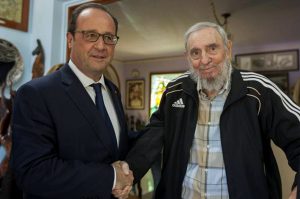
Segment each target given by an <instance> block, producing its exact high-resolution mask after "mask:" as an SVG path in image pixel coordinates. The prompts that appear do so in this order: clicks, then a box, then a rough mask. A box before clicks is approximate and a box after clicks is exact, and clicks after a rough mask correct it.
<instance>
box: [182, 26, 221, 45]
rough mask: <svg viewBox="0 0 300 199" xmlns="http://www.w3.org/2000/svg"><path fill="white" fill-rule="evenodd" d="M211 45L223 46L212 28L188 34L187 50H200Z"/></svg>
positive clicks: (219, 37) (219, 36)
mask: <svg viewBox="0 0 300 199" xmlns="http://www.w3.org/2000/svg"><path fill="white" fill-rule="evenodd" d="M212 44H216V45H218V46H224V44H223V40H222V37H221V35H220V34H219V33H218V32H217V31H216V30H215V29H214V28H204V29H201V30H197V31H195V32H193V33H191V34H190V36H189V38H188V41H187V48H188V49H191V48H199V49H202V48H205V47H207V46H209V45H212Z"/></svg>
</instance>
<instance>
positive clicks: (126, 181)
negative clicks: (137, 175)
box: [112, 161, 133, 199]
mask: <svg viewBox="0 0 300 199" xmlns="http://www.w3.org/2000/svg"><path fill="white" fill-rule="evenodd" d="M112 166H113V167H114V168H115V170H116V185H115V187H114V189H113V191H112V194H113V195H114V197H116V198H119V199H126V198H128V195H129V192H130V191H131V188H132V183H133V174H132V171H131V170H130V169H129V166H128V164H127V163H126V162H123V161H117V162H114V163H113V164H112Z"/></svg>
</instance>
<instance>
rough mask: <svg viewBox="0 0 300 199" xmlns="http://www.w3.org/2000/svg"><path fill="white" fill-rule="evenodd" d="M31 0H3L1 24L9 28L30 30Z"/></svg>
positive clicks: (0, 8)
mask: <svg viewBox="0 0 300 199" xmlns="http://www.w3.org/2000/svg"><path fill="white" fill-rule="evenodd" d="M28 15H29V0H14V1H12V0H1V1H0V25H1V26H5V27H8V28H13V29H17V30H22V31H25V32H27V30H28Z"/></svg>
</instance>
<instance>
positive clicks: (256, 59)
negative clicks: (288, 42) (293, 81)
mask: <svg viewBox="0 0 300 199" xmlns="http://www.w3.org/2000/svg"><path fill="white" fill-rule="evenodd" d="M235 63H236V68H239V69H242V70H248V71H255V72H272V71H273V72H274V71H296V70H299V50H298V49H292V50H282V51H270V52H260V53H248V54H237V55H236V56H235Z"/></svg>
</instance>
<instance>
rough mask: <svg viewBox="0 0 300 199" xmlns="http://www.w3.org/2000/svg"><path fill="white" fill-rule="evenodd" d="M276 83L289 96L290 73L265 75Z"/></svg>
mask: <svg viewBox="0 0 300 199" xmlns="http://www.w3.org/2000/svg"><path fill="white" fill-rule="evenodd" d="M263 75H265V76H266V77H267V78H269V79H270V80H271V81H272V82H274V83H275V84H276V85H277V86H278V87H279V88H280V89H281V90H282V91H283V92H284V93H285V94H287V95H289V75H288V73H269V74H268V73H263Z"/></svg>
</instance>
